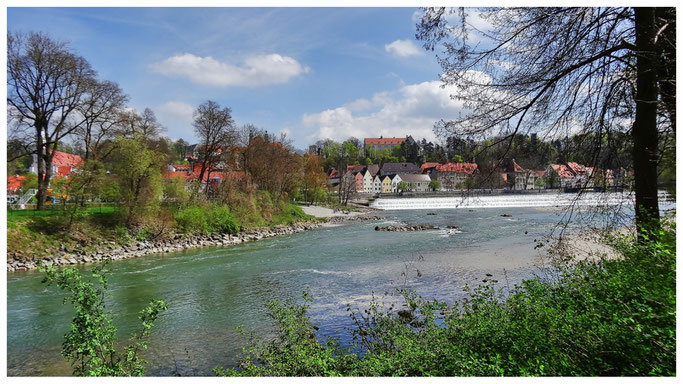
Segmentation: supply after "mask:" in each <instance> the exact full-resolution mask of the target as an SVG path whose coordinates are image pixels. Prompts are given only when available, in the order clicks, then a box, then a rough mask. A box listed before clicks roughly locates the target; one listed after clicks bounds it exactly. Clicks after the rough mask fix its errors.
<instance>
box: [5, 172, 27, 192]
mask: <svg viewBox="0 0 683 384" xmlns="http://www.w3.org/2000/svg"><path fill="white" fill-rule="evenodd" d="M24 180H26V176H17V175H12V176H7V192H8V193H9V192H15V191H17V190H19V188H21V182H22V181H24Z"/></svg>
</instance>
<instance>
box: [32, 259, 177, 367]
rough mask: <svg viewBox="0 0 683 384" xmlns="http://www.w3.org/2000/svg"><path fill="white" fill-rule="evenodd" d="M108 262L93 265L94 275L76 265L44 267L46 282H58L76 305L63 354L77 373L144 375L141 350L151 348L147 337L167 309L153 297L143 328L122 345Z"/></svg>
mask: <svg viewBox="0 0 683 384" xmlns="http://www.w3.org/2000/svg"><path fill="white" fill-rule="evenodd" d="M105 267H106V263H104V264H100V265H98V266H96V267H95V268H93V270H92V275H91V277H90V278H88V277H85V276H83V275H81V273H80V272H79V271H78V269H76V268H66V269H60V270H57V269H56V268H54V266H50V267H43V266H42V265H40V270H41V271H42V272H45V279H44V280H43V283H48V284H52V283H54V284H55V285H57V287H59V288H60V289H61V290H63V291H65V292H66V297H65V298H64V302H68V303H71V304H72V305H73V308H74V311H75V315H74V318H73V320H72V321H71V330H70V331H69V332H67V333H66V334H65V335H64V343H62V356H64V357H65V358H67V359H68V360H69V362H70V363H71V366H72V368H73V373H74V375H75V376H142V375H143V374H144V373H145V365H146V363H147V362H146V361H145V359H144V358H143V357H142V356H141V352H142V351H143V350H145V349H147V343H146V340H147V339H148V337H149V335H150V331H151V329H152V327H153V326H154V324H155V322H156V320H157V318H158V317H159V315H160V314H161V312H163V311H165V310H166V309H167V306H166V303H165V302H164V301H162V300H152V301H150V303H149V305H148V306H147V307H145V308H144V309H143V310H142V311H140V314H139V316H138V318H139V319H140V321H141V323H142V324H141V325H142V326H141V327H140V328H139V329H138V330H137V331H136V332H135V333H133V335H132V336H131V338H130V344H128V345H126V346H125V347H123V348H120V343H119V342H118V338H117V335H116V327H115V326H114V324H113V321H112V319H113V316H112V314H111V313H110V312H109V311H107V308H106V304H105V298H106V297H107V296H108V295H107V292H108V291H107V279H106V277H107V275H106V273H105V272H104V268H105Z"/></svg>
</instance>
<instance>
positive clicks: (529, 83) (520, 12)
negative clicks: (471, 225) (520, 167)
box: [417, 7, 676, 228]
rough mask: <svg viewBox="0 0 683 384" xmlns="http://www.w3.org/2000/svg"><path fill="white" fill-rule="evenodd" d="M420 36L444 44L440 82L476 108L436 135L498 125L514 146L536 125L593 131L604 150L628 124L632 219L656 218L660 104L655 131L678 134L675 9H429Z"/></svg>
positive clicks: (487, 130) (429, 43) (478, 132)
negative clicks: (613, 135)
mask: <svg viewBox="0 0 683 384" xmlns="http://www.w3.org/2000/svg"><path fill="white" fill-rule="evenodd" d="M473 13H478V15H473ZM472 17H478V18H480V20H479V21H480V22H478V23H471V22H470V21H471V18H472ZM453 19H455V20H456V25H453V24H451V22H452V20H453ZM474 25H478V26H481V25H484V26H485V27H480V29H477V28H475V26H474ZM417 37H418V38H419V39H421V40H423V41H424V45H425V47H426V48H427V49H430V50H434V49H435V48H438V49H439V50H440V53H439V54H438V56H439V60H440V63H441V65H442V68H443V70H444V73H443V74H442V76H441V79H442V81H443V83H444V84H445V85H452V86H454V87H455V90H456V93H455V94H453V98H457V99H459V100H462V101H463V102H464V106H465V107H466V108H468V109H469V110H470V111H471V112H470V113H468V114H466V115H465V116H464V117H462V118H459V119H457V120H454V121H448V122H445V121H442V122H440V123H437V125H436V126H435V131H436V132H437V133H439V134H446V135H451V134H453V133H457V134H459V135H466V136H470V137H471V136H480V137H481V136H487V135H490V134H491V133H493V132H495V131H497V133H498V134H500V135H501V139H500V140H501V141H505V140H508V141H509V143H510V144H511V143H512V138H514V136H515V135H516V134H518V133H531V132H537V131H538V130H539V128H542V129H544V130H545V131H546V132H553V134H554V135H556V136H559V135H562V134H564V135H568V134H569V133H572V132H576V131H584V132H595V133H597V134H596V135H595V137H596V138H598V139H599V140H596V143H595V150H596V151H598V152H599V151H601V150H602V148H601V142H602V140H603V139H604V137H605V135H608V136H609V135H610V133H612V132H618V133H620V132H629V131H630V133H631V136H632V139H633V160H634V161H633V162H634V174H635V195H636V224H637V226H638V227H639V228H640V227H641V224H642V223H645V222H646V221H649V219H652V218H658V217H659V208H658V201H657V162H658V159H659V153H658V139H659V137H660V133H659V132H658V122H657V112H658V110H659V111H662V112H664V113H660V116H661V119H660V126H659V129H660V130H663V131H669V132H673V133H675V101H674V100H675V90H674V88H675V70H674V68H675V50H676V44H675V43H676V41H675V9H674V8H657V9H655V8H635V9H631V8H609V7H602V8H506V9H498V8H495V9H482V10H477V11H475V10H465V9H460V10H459V11H454V10H449V9H445V8H428V9H425V12H424V16H423V18H422V20H421V22H420V23H419V25H418V32H417ZM473 38H474V41H473ZM661 124H664V125H661ZM596 157H597V156H596ZM591 165H593V166H600V164H591Z"/></svg>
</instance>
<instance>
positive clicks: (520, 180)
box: [503, 159, 543, 191]
mask: <svg viewBox="0 0 683 384" xmlns="http://www.w3.org/2000/svg"><path fill="white" fill-rule="evenodd" d="M503 173H504V174H505V177H504V178H505V180H506V181H507V183H508V186H509V188H510V189H512V190H516V191H524V190H528V189H537V188H538V187H537V186H536V179H537V178H538V174H539V173H538V172H537V171H534V170H532V169H526V168H524V167H522V166H521V165H519V164H517V162H516V161H515V159H512V160H508V161H506V162H505V165H504V166H503ZM541 173H543V171H541Z"/></svg>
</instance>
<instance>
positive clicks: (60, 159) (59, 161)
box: [29, 151, 83, 178]
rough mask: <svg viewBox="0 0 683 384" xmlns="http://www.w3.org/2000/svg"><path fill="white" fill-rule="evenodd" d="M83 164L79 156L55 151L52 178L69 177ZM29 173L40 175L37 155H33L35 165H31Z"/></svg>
mask: <svg viewBox="0 0 683 384" xmlns="http://www.w3.org/2000/svg"><path fill="white" fill-rule="evenodd" d="M81 163H83V159H82V158H81V157H80V156H78V155H72V154H70V153H66V152H61V151H54V156H53V157H52V175H51V178H53V177H55V176H61V177H69V175H70V174H71V173H72V172H73V171H75V170H76V169H77V168H78V167H80V166H81ZM29 171H30V172H31V173H35V174H38V156H37V155H36V154H33V163H32V164H31V167H30V168H29Z"/></svg>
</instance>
